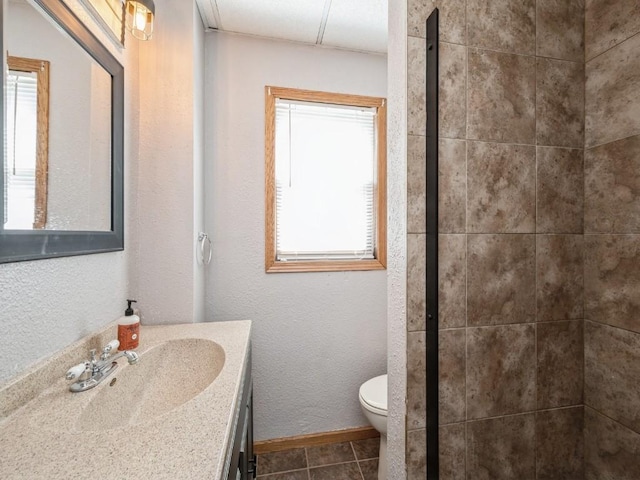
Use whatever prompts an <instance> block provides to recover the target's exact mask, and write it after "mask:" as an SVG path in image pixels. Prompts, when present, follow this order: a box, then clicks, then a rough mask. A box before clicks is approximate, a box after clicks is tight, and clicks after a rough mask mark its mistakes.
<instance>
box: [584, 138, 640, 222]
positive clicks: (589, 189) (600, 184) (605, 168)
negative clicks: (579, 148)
mask: <svg viewBox="0 0 640 480" xmlns="http://www.w3.org/2000/svg"><path fill="white" fill-rule="evenodd" d="M584 169H585V192H584V193H585V200H584V227H585V233H640V135H636V136H634V137H629V138H625V139H623V140H618V141H617V142H611V143H607V144H606V145H601V146H599V147H595V148H590V149H587V150H586V151H585V154H584Z"/></svg>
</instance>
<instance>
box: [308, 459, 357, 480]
mask: <svg viewBox="0 0 640 480" xmlns="http://www.w3.org/2000/svg"><path fill="white" fill-rule="evenodd" d="M309 478H310V480H362V475H361V474H360V469H359V468H358V464H357V463H356V462H351V463H340V464H338V465H329V466H327V467H316V468H310V469H309Z"/></svg>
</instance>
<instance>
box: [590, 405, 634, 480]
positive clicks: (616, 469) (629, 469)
mask: <svg viewBox="0 0 640 480" xmlns="http://www.w3.org/2000/svg"><path fill="white" fill-rule="evenodd" d="M584 424H585V425H584V426H585V435H584V439H585V441H584V453H585V476H584V478H585V479H586V480H603V479H606V480H637V478H638V472H640V435H639V434H637V433H636V432H634V431H632V430H629V429H628V428H625V427H624V426H622V425H620V424H619V423H617V422H614V421H613V420H611V419H610V418H607V417H605V416H603V415H600V414H599V413H598V412H596V411H595V410H592V409H591V408H585V410H584Z"/></svg>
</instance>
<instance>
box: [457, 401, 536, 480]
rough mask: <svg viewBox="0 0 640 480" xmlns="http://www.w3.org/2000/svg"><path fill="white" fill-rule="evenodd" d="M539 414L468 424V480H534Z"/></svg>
mask: <svg viewBox="0 0 640 480" xmlns="http://www.w3.org/2000/svg"><path fill="white" fill-rule="evenodd" d="M535 475H536V465H535V415H534V414H533V413H530V414H525V415H514V416H510V417H500V418H492V419H489V420H481V421H477V422H469V423H468V424H467V478H469V479H473V480H514V479H522V480H524V479H527V480H529V479H533V478H535Z"/></svg>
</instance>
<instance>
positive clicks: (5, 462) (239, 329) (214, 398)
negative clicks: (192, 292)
mask: <svg viewBox="0 0 640 480" xmlns="http://www.w3.org/2000/svg"><path fill="white" fill-rule="evenodd" d="M250 330H251V322H250V321H236V322H210V323H190V324H181V325H167V326H141V331H140V337H141V341H140V346H139V348H138V349H136V351H138V352H139V353H140V354H141V361H144V354H145V352H146V351H148V350H149V349H151V348H152V347H154V346H158V345H160V344H162V343H164V342H166V341H168V340H177V339H204V340H211V341H213V342H215V343H217V344H218V345H220V346H221V347H222V349H223V350H224V366H223V367H222V370H221V371H220V373H219V374H218V376H217V377H216V378H215V380H213V382H212V383H211V384H210V385H209V386H207V387H206V388H204V390H202V392H201V393H200V394H198V395H196V396H195V397H193V398H191V399H190V400H188V401H187V402H186V403H183V404H182V405H180V406H178V407H176V408H174V409H173V410H171V411H168V412H167V413H162V414H159V415H157V416H155V417H154V418H152V419H150V420H146V421H144V422H142V423H138V424H134V425H126V426H122V427H118V428H111V429H108V430H99V431H79V430H78V429H77V428H75V427H73V424H74V421H75V419H76V417H77V416H80V414H81V413H82V409H83V406H87V405H88V404H89V403H90V402H91V400H92V399H93V398H94V396H96V395H100V393H101V391H102V390H103V389H104V388H109V380H108V379H107V380H106V381H104V382H102V383H101V384H100V385H98V386H97V387H95V388H93V389H91V390H88V391H86V392H82V393H71V392H70V391H69V389H68V385H69V383H70V382H68V381H66V380H65V379H64V374H65V372H66V370H67V369H68V368H69V367H71V366H72V365H75V364H77V363H79V362H81V361H83V360H85V359H86V357H87V352H88V350H89V349H90V348H100V346H101V345H105V344H106V343H107V342H108V341H109V340H111V339H113V338H115V337H116V326H115V325H114V324H111V325H109V326H108V327H107V328H105V329H104V330H103V331H102V332H100V333H98V334H95V335H93V336H89V337H86V338H85V339H83V340H81V341H79V342H76V343H75V344H73V345H71V346H70V347H68V348H66V349H65V350H63V351H61V352H59V353H58V354H56V355H54V356H53V357H52V358H50V359H48V360H46V361H44V362H41V363H40V364H38V365H36V366H34V367H32V368H30V369H29V370H28V371H26V372H24V373H23V374H21V375H20V376H19V377H17V378H15V379H13V380H11V381H10V382H9V383H7V384H5V385H3V386H0V452H2V454H1V461H0V478H2V479H29V480H33V479H40V478H42V479H45V478H46V479H71V478H76V479H85V478H87V479H88V478H117V479H146V478H148V479H154V480H155V479H172V480H179V479H185V480H191V479H193V480H198V479H221V478H223V475H224V473H225V460H226V457H227V452H228V450H229V447H230V444H231V443H233V434H234V428H235V425H234V421H235V418H236V410H237V408H238V405H239V403H240V397H241V393H242V392H241V388H242V381H243V378H244V374H245V371H246V363H247V357H248V351H249V348H250V342H249V338H250ZM189 354H190V352H188V351H186V352H185V355H187V356H189ZM198 360H199V359H198V358H195V356H194V358H190V361H193V370H192V374H193V375H198V370H199V368H201V366H199V363H198ZM118 363H119V364H120V365H122V366H123V367H122V368H136V366H135V365H133V366H129V365H126V360H125V359H123V358H121V359H119V360H118ZM124 365H126V366H124ZM117 375H118V373H117V371H116V373H114V374H113V376H114V377H117ZM43 398H44V399H47V401H44V402H43V401H42V400H43ZM49 398H51V399H52V401H51V402H50V401H48V399H49ZM55 401H64V405H65V408H62V409H59V410H58V409H53V408H52V409H50V411H46V414H43V411H44V410H45V409H46V408H47V407H46V405H47V404H48V405H54V404H55ZM66 405H72V410H73V411H72V412H69V411H64V410H69V409H67V408H66ZM76 412H77V413H76ZM61 425H64V426H65V427H68V428H61Z"/></svg>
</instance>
